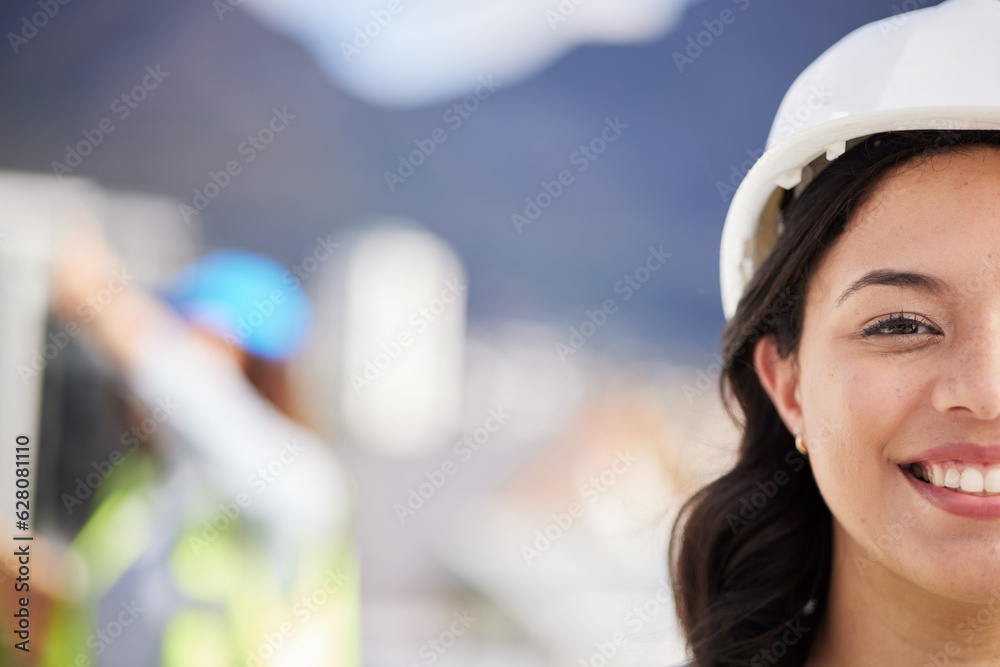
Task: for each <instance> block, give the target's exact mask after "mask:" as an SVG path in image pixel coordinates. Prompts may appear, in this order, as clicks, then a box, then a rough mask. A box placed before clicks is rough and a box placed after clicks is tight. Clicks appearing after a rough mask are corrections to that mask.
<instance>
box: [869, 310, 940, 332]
mask: <svg viewBox="0 0 1000 667" xmlns="http://www.w3.org/2000/svg"><path fill="white" fill-rule="evenodd" d="M938 333H940V332H939V331H938V330H937V329H935V328H934V327H932V326H930V325H929V324H927V323H926V322H925V321H924V320H923V319H922V318H921V317H919V316H917V315H906V314H904V313H898V314H895V315H891V316H889V317H887V318H885V319H883V320H879V321H878V322H876V323H875V324H872V325H870V326H867V327H865V328H864V330H863V334H864V336H866V337H867V336H911V335H914V334H938Z"/></svg>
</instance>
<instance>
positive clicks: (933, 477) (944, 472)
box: [901, 461, 1000, 498]
mask: <svg viewBox="0 0 1000 667" xmlns="http://www.w3.org/2000/svg"><path fill="white" fill-rule="evenodd" d="M901 467H902V469H903V471H904V472H906V473H908V474H910V475H912V476H913V477H916V478H917V479H918V480H920V481H921V482H924V483H925V484H930V485H932V486H936V487H938V488H940V489H945V490H946V491H954V492H955V493H959V494H962V495H967V496H979V497H982V498H990V497H993V496H1000V464H991V465H981V464H973V463H968V462H965V461H945V462H940V463H938V462H935V463H930V462H918V463H912V464H910V465H909V466H901Z"/></svg>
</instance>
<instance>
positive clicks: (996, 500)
mask: <svg viewBox="0 0 1000 667" xmlns="http://www.w3.org/2000/svg"><path fill="white" fill-rule="evenodd" d="M953 458H954V457H953ZM917 460H920V461H922V460H925V459H917ZM907 467H909V466H906V467H904V466H900V467H899V474H901V475H902V476H903V477H904V478H906V481H907V482H909V483H910V486H912V487H913V489H914V490H915V491H916V492H917V493H919V494H920V495H921V496H923V498H924V499H925V500H927V502H929V503H930V504H932V505H934V506H935V507H938V508H940V509H942V510H944V511H945V512H948V513H950V514H955V515H957V516H963V517H968V518H972V519H997V518H1000V496H991V497H989V498H986V497H983V496H970V495H968V494H965V493H956V492H954V491H949V490H947V489H943V488H941V487H937V486H934V485H933V484H928V483H927V482H922V481H920V480H919V479H917V478H916V477H914V476H913V475H911V474H910V473H909V472H907V471H906V468H907Z"/></svg>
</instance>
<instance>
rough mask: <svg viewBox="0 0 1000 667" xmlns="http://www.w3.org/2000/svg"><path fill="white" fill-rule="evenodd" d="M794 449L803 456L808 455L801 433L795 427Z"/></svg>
mask: <svg viewBox="0 0 1000 667" xmlns="http://www.w3.org/2000/svg"><path fill="white" fill-rule="evenodd" d="M795 449H797V450H799V453H800V454H802V455H803V456H809V452H808V451H806V446H805V444H804V443H803V442H802V434H801V433H799V429H795Z"/></svg>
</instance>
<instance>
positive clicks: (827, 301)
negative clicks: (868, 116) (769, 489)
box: [758, 148, 1000, 602]
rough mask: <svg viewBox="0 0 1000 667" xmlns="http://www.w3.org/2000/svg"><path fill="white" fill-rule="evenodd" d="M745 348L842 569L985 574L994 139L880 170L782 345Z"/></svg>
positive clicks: (993, 517)
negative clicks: (799, 444)
mask: <svg viewBox="0 0 1000 667" xmlns="http://www.w3.org/2000/svg"><path fill="white" fill-rule="evenodd" d="M762 354H763V355H764V356H763V357H762V356H761V355H762ZM758 360H760V362H761V363H765V364H771V366H770V368H771V369H772V370H765V371H764V373H762V382H763V383H764V385H765V388H767V389H768V393H769V394H771V397H772V400H774V402H775V405H776V406H777V407H778V409H779V412H780V413H781V415H782V417H783V419H784V420H785V423H786V424H788V425H789V427H791V428H795V427H799V428H801V430H802V433H803V437H804V440H805V443H806V446H807V448H808V450H809V459H810V462H811V465H812V470H813V473H814V475H815V477H816V481H817V484H818V485H819V489H820V492H821V493H822V495H823V498H824V499H825V500H826V503H827V504H828V506H829V507H830V510H831V512H832V514H833V517H834V522H835V535H836V541H837V550H838V561H837V562H838V563H839V564H840V566H842V567H846V568H848V569H849V570H850V571H849V572H842V573H841V574H842V575H844V576H858V577H866V576H867V577H872V576H874V577H876V578H879V577H882V578H883V579H882V580H883V581H896V582H900V581H904V580H906V581H909V582H912V583H916V584H918V585H920V586H921V587H923V588H925V589H927V590H930V591H933V592H936V593H938V594H941V595H944V596H946V597H949V598H953V599H958V600H964V601H968V602H973V601H978V602H981V601H983V600H984V599H988V598H989V597H990V595H991V593H990V591H991V590H994V589H997V590H1000V567H997V562H998V557H1000V495H997V496H996V497H993V498H990V497H986V496H984V495H983V494H984V492H983V491H980V492H979V493H978V494H977V493H976V489H980V490H982V489H984V488H985V487H986V485H987V484H989V486H990V488H994V487H993V484H994V483H996V484H998V485H1000V151H998V150H994V149H989V148H976V149H973V150H972V151H971V152H968V153H957V152H951V153H946V154H941V155H936V156H934V157H933V158H931V159H929V160H927V161H925V162H924V163H923V164H918V165H917V166H913V165H910V166H908V167H906V168H904V169H903V170H900V171H897V172H894V174H892V175H890V176H889V177H888V178H887V179H886V180H885V181H883V182H882V184H881V185H880V186H879V187H878V188H877V189H876V190H875V191H874V193H873V195H872V197H871V198H870V199H869V200H868V202H867V203H866V204H865V205H864V206H863V207H862V208H861V209H860V210H859V212H858V214H857V215H856V216H855V217H854V219H853V220H852V221H851V222H850V224H849V225H848V227H847V229H846V231H845V232H844V234H843V235H842V236H841V237H840V238H839V239H838V241H837V242H836V243H835V244H834V245H833V247H832V248H831V249H830V251H829V252H828V253H827V255H826V256H825V257H824V258H823V260H822V262H821V264H820V265H819V267H818V268H817V270H816V273H815V274H814V276H813V277H812V279H811V280H810V282H809V285H808V288H807V292H806V303H805V311H804V321H803V332H802V338H801V341H800V345H799V348H798V350H797V353H796V354H795V355H793V356H792V357H789V359H788V360H779V359H777V357H776V356H775V355H774V354H773V352H771V353H768V352H766V351H763V352H762V351H761V350H760V349H758ZM758 369H761V365H760V364H758ZM913 462H923V463H924V464H925V465H924V468H925V470H926V473H925V474H926V475H927V476H928V477H930V478H932V481H933V478H934V476H935V475H938V480H937V481H938V482H939V483H943V484H945V486H940V487H939V486H936V485H933V484H928V483H927V482H924V481H920V480H918V479H917V478H916V477H915V476H913V475H912V474H911V473H910V472H909V469H910V466H909V464H911V463H913ZM935 469H936V472H935ZM992 469H996V470H997V471H998V472H996V473H994V477H991V476H990V471H991V470H992ZM807 470H808V469H807ZM949 470H953V471H955V472H948V471H949ZM967 471H968V472H967ZM956 480H957V481H956ZM952 484H957V485H958V486H959V489H961V488H962V487H965V488H967V489H969V491H970V492H969V493H965V492H961V493H960V491H959V490H951V489H949V488H947V486H949V485H952ZM996 488H997V489H998V490H1000V486H997V487H996ZM845 556H846V559H845V558H844V557H845ZM886 577H887V579H885V578H886ZM874 581H875V579H869V582H874Z"/></svg>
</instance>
